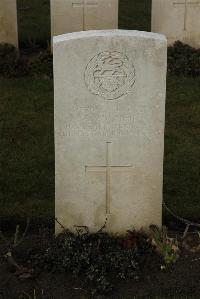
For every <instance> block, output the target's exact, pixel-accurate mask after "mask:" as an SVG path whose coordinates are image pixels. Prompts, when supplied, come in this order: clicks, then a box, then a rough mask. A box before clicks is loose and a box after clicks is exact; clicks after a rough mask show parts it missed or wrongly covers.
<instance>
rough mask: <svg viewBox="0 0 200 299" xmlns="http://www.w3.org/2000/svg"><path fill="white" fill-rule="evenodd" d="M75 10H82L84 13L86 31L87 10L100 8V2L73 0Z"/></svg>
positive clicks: (95, 0)
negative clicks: (88, 8)
mask: <svg viewBox="0 0 200 299" xmlns="http://www.w3.org/2000/svg"><path fill="white" fill-rule="evenodd" d="M72 7H73V8H80V7H81V8H82V13H83V30H85V8H87V7H98V0H73V1H72Z"/></svg>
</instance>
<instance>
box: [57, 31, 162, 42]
mask: <svg viewBox="0 0 200 299" xmlns="http://www.w3.org/2000/svg"><path fill="white" fill-rule="evenodd" d="M112 36H124V37H135V38H143V39H153V40H158V41H161V42H162V41H163V42H167V39H166V37H165V35H163V34H159V33H153V32H146V31H138V30H123V29H112V30H88V31H80V32H72V33H67V34H62V35H57V36H54V37H53V43H54V44H55V43H59V42H64V41H69V40H73V39H82V38H91V37H112Z"/></svg>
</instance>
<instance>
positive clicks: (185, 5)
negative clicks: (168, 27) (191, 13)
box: [173, 0, 200, 31]
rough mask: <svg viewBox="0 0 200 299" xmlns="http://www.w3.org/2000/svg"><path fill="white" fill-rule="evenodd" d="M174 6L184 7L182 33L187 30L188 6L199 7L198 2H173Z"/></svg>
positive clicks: (185, 0) (199, 3) (199, 2)
mask: <svg viewBox="0 0 200 299" xmlns="http://www.w3.org/2000/svg"><path fill="white" fill-rule="evenodd" d="M173 4H174V5H184V31H185V30H186V29H187V28H186V27H187V12H188V6H189V5H200V1H198V0H196V1H195V0H182V1H174V2H173Z"/></svg>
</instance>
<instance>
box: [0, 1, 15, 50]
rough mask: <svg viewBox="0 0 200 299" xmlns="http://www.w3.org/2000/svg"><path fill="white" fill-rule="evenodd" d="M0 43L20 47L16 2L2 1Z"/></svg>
mask: <svg viewBox="0 0 200 299" xmlns="http://www.w3.org/2000/svg"><path fill="white" fill-rule="evenodd" d="M0 43H8V44H12V45H14V46H15V47H18V30H17V6H16V0H0Z"/></svg>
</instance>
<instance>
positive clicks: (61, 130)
mask: <svg viewBox="0 0 200 299" xmlns="http://www.w3.org/2000/svg"><path fill="white" fill-rule="evenodd" d="M166 53H167V42H166V39H165V37H164V36H162V35H159V34H154V33H145V32H139V31H126V30H106V31H87V32H80V33H72V34H66V35H62V36H58V37H55V38H54V80H55V81H54V90H55V159H56V160H55V161H56V162H55V163H56V218H57V219H58V220H59V221H60V222H61V223H62V224H63V225H64V226H65V227H66V228H69V229H73V228H74V225H84V226H88V227H89V229H90V231H97V230H98V229H100V228H101V227H102V226H103V225H104V223H106V230H107V231H108V232H112V233H125V232H126V230H127V229H129V228H131V227H133V226H134V227H135V228H141V227H142V226H143V227H147V226H149V225H150V224H152V223H153V224H157V225H161V217H162V216H161V215H162V178H163V148H164V122H165V121H164V120H165V89H166V61H167V58H166ZM58 229H59V228H58Z"/></svg>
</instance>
